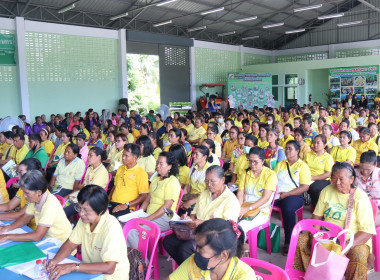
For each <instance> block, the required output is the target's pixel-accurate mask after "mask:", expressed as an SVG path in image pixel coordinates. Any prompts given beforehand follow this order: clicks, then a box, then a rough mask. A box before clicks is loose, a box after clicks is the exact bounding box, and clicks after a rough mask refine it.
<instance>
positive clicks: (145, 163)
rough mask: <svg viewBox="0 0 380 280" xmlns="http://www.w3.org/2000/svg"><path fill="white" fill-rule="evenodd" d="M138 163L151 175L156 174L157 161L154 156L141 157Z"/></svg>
mask: <svg viewBox="0 0 380 280" xmlns="http://www.w3.org/2000/svg"><path fill="white" fill-rule="evenodd" d="M137 163H138V164H139V165H140V166H141V167H142V168H143V169H144V170H145V171H146V172H149V173H154V172H155V171H156V159H155V158H154V156H153V155H149V156H147V157H139V158H138V159H137Z"/></svg>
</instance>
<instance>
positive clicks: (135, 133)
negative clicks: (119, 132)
mask: <svg viewBox="0 0 380 280" xmlns="http://www.w3.org/2000/svg"><path fill="white" fill-rule="evenodd" d="M132 135H133V141H136V140H137V138H139V137H140V131H138V130H137V129H135V128H132ZM129 143H131V142H129Z"/></svg>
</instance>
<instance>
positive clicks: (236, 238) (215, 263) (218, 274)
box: [167, 219, 256, 280]
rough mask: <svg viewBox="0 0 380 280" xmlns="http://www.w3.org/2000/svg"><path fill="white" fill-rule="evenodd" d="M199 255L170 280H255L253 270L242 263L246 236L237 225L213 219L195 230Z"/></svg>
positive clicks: (173, 274) (179, 268)
mask: <svg viewBox="0 0 380 280" xmlns="http://www.w3.org/2000/svg"><path fill="white" fill-rule="evenodd" d="M195 242H196V248H197V249H196V251H195V254H193V255H191V256H190V257H189V258H188V259H187V260H185V261H184V262H183V263H182V264H181V266H180V267H178V268H177V269H176V270H175V271H174V272H173V273H172V274H170V276H169V278H167V279H169V280H182V279H229V280H241V279H255V278H256V276H255V272H254V271H253V269H252V268H251V267H250V266H248V265H247V264H245V263H244V262H243V261H241V260H240V259H239V258H240V257H241V253H242V245H243V243H244V232H243V231H242V229H241V228H239V227H238V226H237V224H236V223H235V222H234V221H226V220H223V219H212V220H208V221H205V222H204V223H202V224H201V225H200V226H199V227H197V228H196V230H195Z"/></svg>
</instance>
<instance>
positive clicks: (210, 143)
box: [200, 139, 220, 166]
mask: <svg viewBox="0 0 380 280" xmlns="http://www.w3.org/2000/svg"><path fill="white" fill-rule="evenodd" d="M200 144H201V145H202V146H205V147H207V148H208V149H209V150H210V157H212V161H211V163H210V165H219V166H220V161H219V158H218V157H217V156H216V155H215V142H214V141H212V140H210V139H205V140H203V141H202V142H201V143H200Z"/></svg>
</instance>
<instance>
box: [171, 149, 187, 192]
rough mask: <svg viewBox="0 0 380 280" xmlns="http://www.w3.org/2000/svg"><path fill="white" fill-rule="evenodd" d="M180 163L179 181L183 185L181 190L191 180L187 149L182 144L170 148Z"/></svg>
mask: <svg viewBox="0 0 380 280" xmlns="http://www.w3.org/2000/svg"><path fill="white" fill-rule="evenodd" d="M169 152H171V153H172V154H173V155H174V157H175V158H176V159H177V162H178V180H179V183H180V184H181V188H184V187H185V185H186V184H188V183H189V180H190V168H189V164H188V162H187V155H186V151H185V148H184V147H183V146H182V145H181V144H175V145H171V146H170V150H169Z"/></svg>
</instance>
